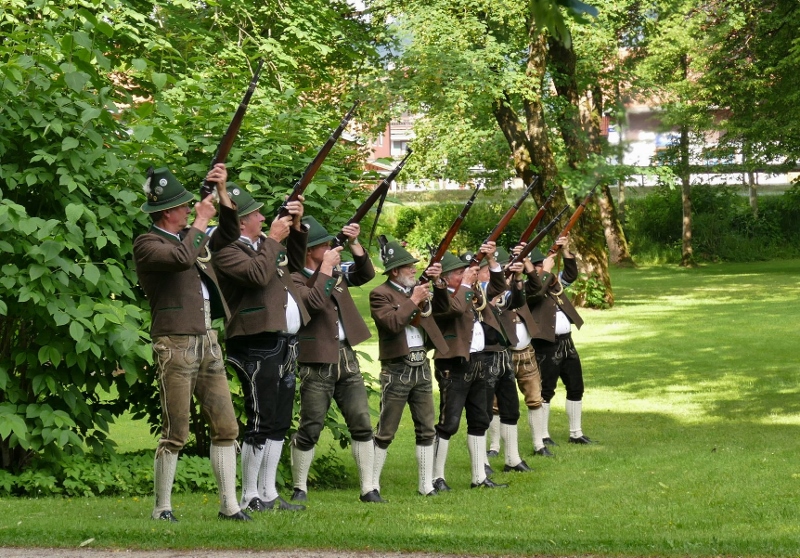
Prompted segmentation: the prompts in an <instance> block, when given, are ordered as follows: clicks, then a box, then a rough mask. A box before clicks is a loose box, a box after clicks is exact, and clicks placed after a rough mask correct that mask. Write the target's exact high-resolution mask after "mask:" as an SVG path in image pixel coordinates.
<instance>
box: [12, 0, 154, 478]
mask: <svg viewBox="0 0 800 558" xmlns="http://www.w3.org/2000/svg"><path fill="white" fill-rule="evenodd" d="M30 9H33V7H31V8H30ZM132 19H135V14H134V13H133V12H132V11H131V10H129V9H128V7H127V6H126V5H117V4H111V3H96V4H94V5H92V6H91V8H87V7H84V5H83V3H82V2H73V1H66V2H60V3H59V4H58V6H57V7H56V6H55V5H52V4H50V3H40V5H38V6H37V7H36V8H35V12H33V13H31V12H29V8H28V7H27V6H26V5H24V4H21V3H14V4H11V5H10V6H6V7H5V8H4V11H3V13H2V15H0V33H2V34H3V35H4V40H3V42H2V44H0V68H2V76H0V107H2V108H1V109H0V129H2V130H3V134H2V135H0V196H2V197H0V231H2V241H1V242H0V252H2V258H0V259H2V262H3V264H2V267H1V268H0V301H2V304H1V305H0V314H2V316H0V389H1V390H2V391H0V408H2V411H0V455H2V463H0V466H2V467H5V468H12V469H18V468H19V467H21V466H23V465H25V464H26V463H28V462H29V461H30V460H31V459H32V458H33V456H34V455H35V454H37V453H40V454H41V455H42V457H43V458H44V459H45V460H47V461H55V460H59V459H63V458H64V456H65V455H71V454H76V453H78V454H79V453H81V452H82V451H83V448H84V445H85V446H88V448H89V449H90V450H91V451H92V452H94V453H96V454H101V453H103V452H106V451H110V450H111V449H112V445H113V444H112V442H111V441H110V440H108V439H107V432H108V423H109V422H111V421H112V420H113V417H114V416H115V415H117V414H118V413H119V412H121V411H122V410H124V408H125V407H127V405H128V402H127V401H125V400H124V399H121V400H118V401H113V400H111V399H110V398H108V397H104V393H105V394H108V393H110V392H111V390H112V387H116V389H118V390H119V391H120V392H121V393H122V392H124V391H125V389H126V388H127V386H128V385H129V384H131V383H134V382H136V380H137V378H138V374H139V371H140V370H141V368H142V366H143V365H144V364H145V362H146V361H147V359H148V358H149V354H148V353H149V349H147V348H146V345H145V344H144V343H143V341H144V340H145V339H147V334H146V327H147V319H146V315H145V314H144V313H143V312H142V309H141V304H140V300H139V297H138V296H137V293H136V289H135V285H136V277H135V274H134V273H133V270H132V269H131V267H130V264H129V260H128V254H129V253H130V250H131V241H132V238H133V234H134V229H135V228H138V226H139V224H138V221H139V219H140V217H139V215H138V209H137V207H136V205H135V202H136V200H137V194H136V193H134V192H133V191H131V189H130V187H129V181H130V176H131V172H132V169H131V167H130V163H129V159H128V157H127V155H126V154H125V153H124V152H123V151H122V149H121V148H120V142H121V141H122V140H123V139H125V138H127V131H126V129H125V128H124V126H123V125H121V124H120V122H119V121H118V117H119V115H120V112H121V111H120V109H119V108H118V105H119V103H124V102H126V101H129V100H130V97H129V96H128V95H127V93H126V92H125V91H124V90H123V89H121V88H120V87H119V86H118V84H117V83H116V82H115V81H114V80H113V79H112V73H113V72H114V71H117V70H119V68H120V67H121V66H122V65H124V61H123V60H121V59H120V58H119V50H118V49H117V48H115V46H114V42H113V40H112V37H113V38H114V39H116V40H120V41H126V40H132V39H135V38H136V37H137V36H138V35H137V32H144V31H145V30H146V28H147V26H146V25H144V26H141V25H140V26H138V27H137V28H136V29H137V30H138V31H137V30H134V29H133V28H131V27H130V26H128V23H129V22H130V21H131V20H132ZM34 26H35V28H34ZM45 484H46V483H45Z"/></svg>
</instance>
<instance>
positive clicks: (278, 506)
mask: <svg viewBox="0 0 800 558" xmlns="http://www.w3.org/2000/svg"><path fill="white" fill-rule="evenodd" d="M264 509H267V510H284V511H303V510H304V509H306V507H305V506H301V505H300V504H290V503H289V502H287V501H286V500H284V499H283V498H281V497H280V496H278V497H277V498H275V499H274V500H270V501H269V502H264Z"/></svg>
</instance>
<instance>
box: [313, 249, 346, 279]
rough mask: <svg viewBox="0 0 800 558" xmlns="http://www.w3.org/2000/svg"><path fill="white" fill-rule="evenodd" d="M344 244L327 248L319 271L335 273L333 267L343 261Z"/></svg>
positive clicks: (326, 273) (327, 273)
mask: <svg viewBox="0 0 800 558" xmlns="http://www.w3.org/2000/svg"><path fill="white" fill-rule="evenodd" d="M343 249H344V248H343V247H342V246H337V247H336V248H331V249H330V250H327V251H326V252H325V254H324V255H323V256H322V264H321V265H320V266H319V272H320V273H324V274H325V275H333V269H334V268H335V267H336V266H337V265H339V264H340V263H341V262H342V250H343Z"/></svg>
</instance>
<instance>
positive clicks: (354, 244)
mask: <svg viewBox="0 0 800 558" xmlns="http://www.w3.org/2000/svg"><path fill="white" fill-rule="evenodd" d="M360 244H361V243H360V242H359V241H358V238H354V239H353V240H351V241H350V246H359V245H360Z"/></svg>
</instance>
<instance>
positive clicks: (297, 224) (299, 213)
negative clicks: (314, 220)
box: [286, 196, 306, 231]
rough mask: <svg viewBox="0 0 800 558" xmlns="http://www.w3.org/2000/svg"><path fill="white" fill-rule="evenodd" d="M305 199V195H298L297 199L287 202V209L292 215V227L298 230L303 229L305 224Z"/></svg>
mask: <svg viewBox="0 0 800 558" xmlns="http://www.w3.org/2000/svg"><path fill="white" fill-rule="evenodd" d="M304 201H306V199H305V198H304V197H303V196H297V201H290V202H288V203H287V204H286V210H287V211H288V212H289V215H291V217H292V227H293V228H294V229H295V230H297V231H299V230H302V226H303V223H302V222H301V219H302V218H303V212H304V211H305V209H304V208H303V202H304Z"/></svg>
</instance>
